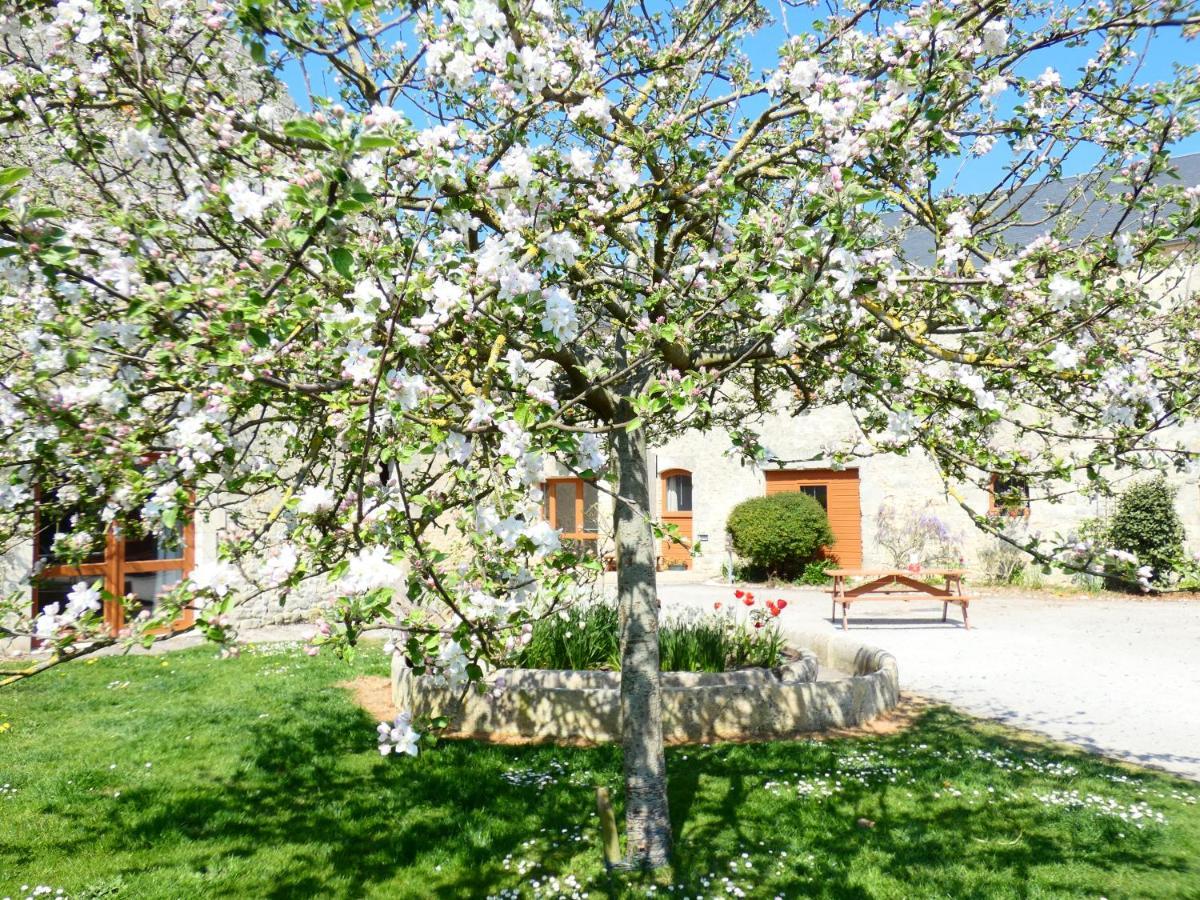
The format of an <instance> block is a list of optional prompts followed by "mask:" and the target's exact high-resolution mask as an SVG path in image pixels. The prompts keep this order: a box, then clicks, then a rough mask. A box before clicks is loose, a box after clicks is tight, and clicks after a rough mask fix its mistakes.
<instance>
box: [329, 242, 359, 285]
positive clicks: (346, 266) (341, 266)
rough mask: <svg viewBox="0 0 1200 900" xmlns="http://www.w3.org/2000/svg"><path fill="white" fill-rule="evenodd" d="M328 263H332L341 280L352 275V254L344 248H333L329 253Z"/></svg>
mask: <svg viewBox="0 0 1200 900" xmlns="http://www.w3.org/2000/svg"><path fill="white" fill-rule="evenodd" d="M329 261H330V262H331V263H333V267H334V268H335V269H337V271H338V274H339V275H341V276H342V277H343V278H350V277H352V276H353V274H354V254H353V253H351V252H350V251H349V250H347V249H346V248H345V247H334V248H333V249H332V250H330V251H329Z"/></svg>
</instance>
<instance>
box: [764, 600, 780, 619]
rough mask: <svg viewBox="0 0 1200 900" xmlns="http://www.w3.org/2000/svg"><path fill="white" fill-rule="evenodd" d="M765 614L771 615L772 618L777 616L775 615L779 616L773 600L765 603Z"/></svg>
mask: <svg viewBox="0 0 1200 900" xmlns="http://www.w3.org/2000/svg"><path fill="white" fill-rule="evenodd" d="M767 612H769V613H770V614H771V615H773V616H777V615H779V607H777V606H776V605H775V601H774V600H768V601H767Z"/></svg>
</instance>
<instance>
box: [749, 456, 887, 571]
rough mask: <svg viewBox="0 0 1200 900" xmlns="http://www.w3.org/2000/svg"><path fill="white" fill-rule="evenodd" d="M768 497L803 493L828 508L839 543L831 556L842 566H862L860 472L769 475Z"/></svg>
mask: <svg viewBox="0 0 1200 900" xmlns="http://www.w3.org/2000/svg"><path fill="white" fill-rule="evenodd" d="M766 476H767V494H768V495H771V494H781V493H785V492H787V491H802V492H803V493H806V494H808V495H810V496H811V497H813V498H814V499H815V500H817V502H819V503H820V504H821V505H822V506H824V507H825V512H826V514H828V516H829V527H830V528H831V529H833V536H834V538H836V543H835V544H834V545H833V547H832V548H830V550H829V551H828V552H827V554H826V555H827V556H829V557H831V558H832V559H834V560H836V561H837V563H838V565H840V566H845V567H847V568H851V569H856V568H859V567H861V566H862V553H863V548H862V507H861V505H860V502H859V492H858V470H857V469H842V470H841V471H836V470H834V469H803V470H792V471H782V472H767V473H766Z"/></svg>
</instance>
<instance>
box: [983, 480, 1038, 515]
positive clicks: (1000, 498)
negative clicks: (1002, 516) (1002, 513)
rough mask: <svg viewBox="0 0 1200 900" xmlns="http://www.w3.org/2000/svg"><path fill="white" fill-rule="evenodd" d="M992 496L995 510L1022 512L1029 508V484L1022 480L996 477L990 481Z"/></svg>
mask: <svg viewBox="0 0 1200 900" xmlns="http://www.w3.org/2000/svg"><path fill="white" fill-rule="evenodd" d="M992 496H993V501H992V502H993V503H994V504H995V506H996V508H997V509H1004V510H1016V511H1019V510H1024V509H1025V508H1026V507H1028V506H1029V483H1028V482H1027V481H1026V480H1025V479H1024V478H1004V477H1002V476H1000V475H996V476H995V477H994V480H993V481H992Z"/></svg>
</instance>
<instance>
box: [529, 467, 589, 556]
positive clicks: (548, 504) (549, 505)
mask: <svg viewBox="0 0 1200 900" xmlns="http://www.w3.org/2000/svg"><path fill="white" fill-rule="evenodd" d="M560 484H574V485H575V531H570V532H567V531H564V532H562V533H561V534H560V535H559V537H560V538H561V539H562V540H563V541H564V542H565V541H576V542H584V543H586V542H589V541H590V542H592V543H593V548H594V551H595V552H596V553H599V550H600V509H599V507H600V491H599V489H597V488H596V483H595V482H594V481H588V480H587V479H585V478H579V477H577V476H568V477H565V478H547V479H546V480H545V481H543V482H542V494H543V497H544V502H543V504H542V515H543V516H544V517H545V519H546V521H547V522H549V523H550V525H551V526H552V527H555V528H557V525H555V522H557V521H558V515H557V514H558V491H557V490H555V488H556V487H557V486H558V485H560ZM587 484H590V485H591V486H592V488H593V490H596V530H595V531H586V530H584V522H585V521H586V519H585V517H584V510H585V509H586V508H587V506H586V502H587V501H586V494H585V493H584V491H585V487H584V486H585V485H587Z"/></svg>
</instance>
